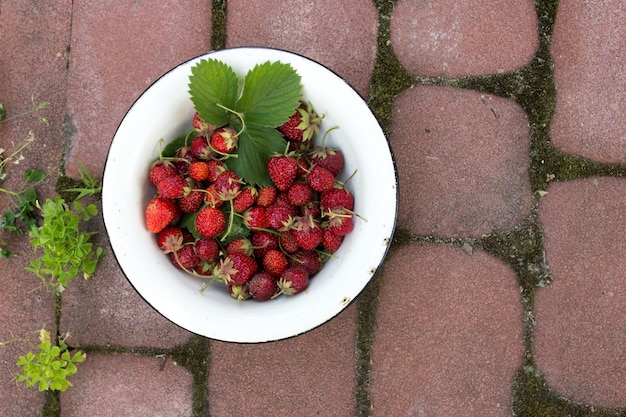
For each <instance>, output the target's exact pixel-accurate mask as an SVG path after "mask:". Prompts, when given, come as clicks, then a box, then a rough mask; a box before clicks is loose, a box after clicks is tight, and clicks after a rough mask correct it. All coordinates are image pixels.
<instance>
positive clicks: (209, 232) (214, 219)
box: [196, 206, 226, 238]
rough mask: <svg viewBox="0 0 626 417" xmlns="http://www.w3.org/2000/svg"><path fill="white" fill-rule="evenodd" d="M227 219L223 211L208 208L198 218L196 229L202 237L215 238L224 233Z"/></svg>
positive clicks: (200, 212)
mask: <svg viewBox="0 0 626 417" xmlns="http://www.w3.org/2000/svg"><path fill="white" fill-rule="evenodd" d="M225 227H226V217H225V216H224V213H222V212H221V210H219V209H217V208H215V207H211V206H207V207H204V208H203V209H201V210H200V211H199V212H198V215H197V216H196V229H197V230H198V232H199V233H200V234H201V235H202V236H206V237H209V238H214V237H216V236H218V235H219V234H220V233H222V232H223V231H224V228H225Z"/></svg>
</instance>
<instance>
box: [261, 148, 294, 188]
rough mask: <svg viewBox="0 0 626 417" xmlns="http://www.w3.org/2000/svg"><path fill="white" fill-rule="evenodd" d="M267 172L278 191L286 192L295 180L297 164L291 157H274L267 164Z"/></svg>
mask: <svg viewBox="0 0 626 417" xmlns="http://www.w3.org/2000/svg"><path fill="white" fill-rule="evenodd" d="M267 172H268V173H269V176H270V178H271V179H272V181H273V182H274V184H275V185H276V188H278V189H279V190H280V191H286V190H287V189H288V188H289V187H290V186H291V184H292V183H293V181H294V180H295V178H296V174H297V173H298V163H297V162H296V159H295V158H294V157H293V156H286V155H274V156H271V157H270V159H269V161H268V162H267Z"/></svg>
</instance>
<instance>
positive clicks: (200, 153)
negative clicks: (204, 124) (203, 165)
mask: <svg viewBox="0 0 626 417" xmlns="http://www.w3.org/2000/svg"><path fill="white" fill-rule="evenodd" d="M191 153H192V154H193V155H194V156H195V157H196V158H198V159H200V160H203V161H205V160H207V159H209V158H211V155H213V150H212V149H211V146H209V141H208V140H207V138H206V137H204V136H196V137H195V138H193V139H192V140H191Z"/></svg>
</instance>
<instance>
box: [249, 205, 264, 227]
mask: <svg viewBox="0 0 626 417" xmlns="http://www.w3.org/2000/svg"><path fill="white" fill-rule="evenodd" d="M243 224H244V225H245V226H246V227H247V228H248V229H267V228H268V227H269V223H268V221H267V216H266V214H265V207H262V206H253V207H250V208H249V209H248V210H246V212H245V213H244V214H243Z"/></svg>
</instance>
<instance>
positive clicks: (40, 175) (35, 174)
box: [24, 169, 46, 183]
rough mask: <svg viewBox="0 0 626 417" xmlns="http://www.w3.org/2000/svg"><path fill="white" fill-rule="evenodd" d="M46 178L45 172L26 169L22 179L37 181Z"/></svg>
mask: <svg viewBox="0 0 626 417" xmlns="http://www.w3.org/2000/svg"><path fill="white" fill-rule="evenodd" d="M44 178H46V173H45V172H43V171H40V170H38V169H27V170H26V171H24V179H25V180H26V181H28V182H35V183H37V182H39V181H42V180H43V179H44Z"/></svg>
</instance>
